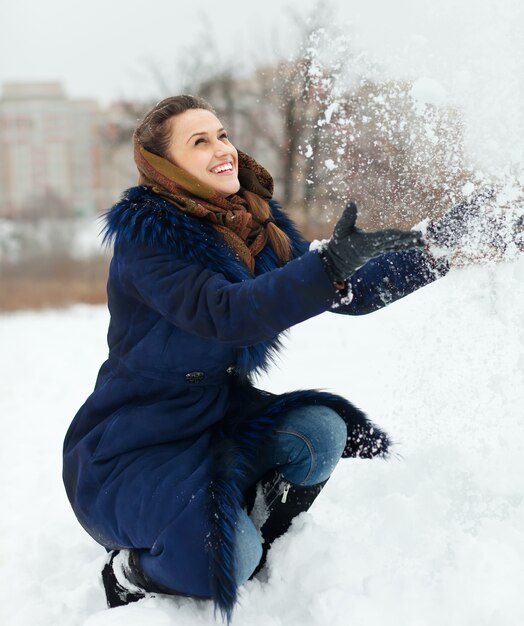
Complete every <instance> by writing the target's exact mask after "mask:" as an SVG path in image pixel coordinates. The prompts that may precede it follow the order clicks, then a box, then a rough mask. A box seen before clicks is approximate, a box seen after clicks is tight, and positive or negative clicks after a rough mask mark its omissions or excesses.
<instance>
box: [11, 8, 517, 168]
mask: <svg viewBox="0 0 524 626" xmlns="http://www.w3.org/2000/svg"><path fill="white" fill-rule="evenodd" d="M332 4H334V5H335V7H336V10H337V17H336V22H337V24H338V25H341V26H342V27H343V28H346V29H347V32H348V35H350V36H351V38H352V42H353V45H354V47H356V48H357V49H358V50H363V51H364V52H365V53H366V54H367V55H369V58H370V59H371V60H373V61H374V62H375V63H377V64H378V65H379V66H380V67H381V68H382V71H384V72H385V74H386V75H388V76H391V77H399V76H403V77H409V78H420V77H424V78H425V79H429V80H430V81H436V83H438V85H439V87H440V91H439V89H437V90H434V91H433V94H434V95H435V94H437V95H438V94H439V93H440V97H441V98H443V99H444V100H446V99H448V100H449V101H451V102H454V103H458V105H459V106H461V107H463V109H464V110H465V112H466V114H467V116H468V117H469V120H470V123H471V127H472V128H473V129H474V133H475V135H476V136H479V137H480V138H481V140H482V142H483V143H484V144H485V143H486V141H487V139H486V137H484V136H483V135H482V133H485V132H486V127H489V128H490V133H491V135H490V136H489V140H490V141H491V143H492V144H493V146H494V147H498V154H499V156H498V157H497V158H500V154H501V153H505V152H507V151H508V150H513V151H515V150H517V151H518V150H521V149H522V150H524V136H523V134H524V107H523V106H522V102H523V101H524V39H523V37H522V33H523V32H524V9H523V8H522V4H524V3H523V2H522V0H438V1H435V0H333V1H332ZM315 6H318V2H317V0H282V1H281V0H263V1H262V2H248V1H246V0H227V1H226V2H224V1H222V2H218V1H216V0H213V1H211V0H192V1H191V2H187V1H184V2H177V1H176V0H150V2H147V3H146V2H144V1H143V0H141V1H140V2H139V1H138V0H88V1H82V2H79V1H78V0H0V84H1V83H3V82H5V81H13V80H17V81H19V80H24V81H30V80H60V81H62V82H63V83H64V86H65V88H66V91H67V93H68V94H69V95H71V96H73V97H94V98H96V99H98V100H100V101H101V102H102V103H103V104H105V103H107V102H109V101H111V100H113V99H118V98H122V97H130V98H147V97H155V96H157V95H158V96H159V98H160V97H164V96H165V95H166V93H165V92H164V93H160V92H159V91H158V89H159V87H158V81H156V79H155V78H154V77H153V75H154V73H155V72H158V73H160V74H162V76H163V77H164V78H165V80H166V81H167V82H168V87H169V88H170V89H172V90H173V91H174V92H176V90H177V89H178V88H179V82H180V81H179V79H180V77H181V76H182V75H183V68H184V66H185V63H186V62H187V58H188V56H191V55H192V56H197V57H198V56H200V55H203V56H205V55H206V54H207V53H208V52H209V49H210V47H211V44H210V42H212V41H214V42H215V45H216V47H217V49H218V53H217V67H220V64H221V62H222V60H223V59H228V58H229V59H231V58H233V59H237V60H238V63H239V67H240V63H242V62H247V63H248V64H251V65H253V64H257V63H262V62H270V61H271V60H272V59H273V58H274V55H275V51H274V50H276V53H278V54H280V55H282V54H284V55H286V54H288V55H289V54H291V52H292V50H293V46H294V42H295V41H296V34H297V31H296V29H295V28H294V22H296V21H297V20H293V19H292V18H290V17H289V15H288V13H287V12H286V10H285V9H286V7H292V8H294V10H295V11H298V15H302V16H306V15H307V14H308V13H309V12H310V11H311V10H312V8H313V7H315ZM204 18H205V21H204ZM206 24H207V26H206ZM516 138H517V139H518V141H517V139H516ZM495 144H497V146H495ZM493 146H492V147H493ZM495 152H497V150H495ZM523 154H524V152H523Z"/></svg>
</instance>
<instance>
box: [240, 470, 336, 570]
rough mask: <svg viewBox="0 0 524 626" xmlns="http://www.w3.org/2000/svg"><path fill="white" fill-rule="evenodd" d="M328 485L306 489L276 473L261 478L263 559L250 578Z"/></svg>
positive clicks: (323, 483) (324, 482)
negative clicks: (271, 548) (273, 547)
mask: <svg viewBox="0 0 524 626" xmlns="http://www.w3.org/2000/svg"><path fill="white" fill-rule="evenodd" d="M327 481H328V479H326V480H324V481H323V482H321V483H317V484H316V485H308V486H304V485H294V484H293V483H290V482H288V481H287V480H286V479H285V478H284V477H283V476H282V474H280V472H278V471H277V470H272V471H271V472H270V473H268V474H266V476H265V477H264V478H262V480H261V481H260V486H261V491H262V495H263V499H264V507H265V514H266V516H267V517H266V519H265V521H264V522H263V523H262V525H261V527H260V532H261V534H262V537H263V539H264V543H263V544H262V558H261V560H260V563H259V564H258V566H257V568H256V570H255V571H254V572H253V574H252V575H251V578H253V576H255V575H256V574H257V573H258V572H259V571H260V570H261V569H262V567H263V566H264V565H265V562H266V558H267V553H268V550H269V548H270V547H271V544H272V543H273V541H274V540H275V539H278V537H281V536H282V535H283V534H284V533H285V532H286V531H287V530H288V528H289V527H290V526H291V522H292V521H293V519H294V518H295V517H296V516H297V515H299V514H300V513H302V512H304V511H307V510H308V509H309V507H310V506H311V505H312V504H313V502H314V500H315V498H316V497H317V496H318V494H319V493H320V492H321V491H322V488H323V487H324V485H325V484H326V483H327ZM255 504H256V503H255Z"/></svg>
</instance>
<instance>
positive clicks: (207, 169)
mask: <svg viewBox="0 0 524 626" xmlns="http://www.w3.org/2000/svg"><path fill="white" fill-rule="evenodd" d="M167 157H168V159H169V160H170V161H172V162H173V163H174V164H175V165H178V167H180V168H182V169H183V170H185V171H186V172H189V173H190V174H192V175H193V176H195V178H198V180H200V181H202V182H203V183H206V184H207V185H209V186H211V187H213V189H215V190H216V191H218V192H219V193H220V194H222V195H224V196H229V195H231V194H233V193H236V192H237V191H238V190H239V189H240V182H239V180H238V153H237V151H236V148H235V147H234V146H233V145H232V144H231V143H230V142H229V139H228V138H227V132H226V131H225V129H224V128H222V124H221V123H220V121H219V120H218V118H217V117H216V116H215V115H214V114H213V113H211V111H206V110H205V109H190V110H189V111H185V112H184V113H181V114H180V115H177V116H175V117H173V118H172V119H171V143H170V145H169V148H168V151H167Z"/></svg>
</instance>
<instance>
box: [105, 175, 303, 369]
mask: <svg viewBox="0 0 524 626" xmlns="http://www.w3.org/2000/svg"><path fill="white" fill-rule="evenodd" d="M269 205H270V208H271V212H272V215H273V218H274V220H275V223H276V225H277V226H278V227H279V228H280V229H281V230H283V231H284V232H285V233H286V234H287V235H288V237H289V238H290V240H291V249H292V256H291V258H297V257H299V256H301V255H302V254H303V253H304V252H305V251H306V250H307V249H308V242H307V241H305V240H304V238H303V237H302V236H301V235H300V233H299V232H298V230H297V228H296V226H295V225H294V223H293V222H292V221H291V220H290V219H289V217H287V215H286V214H285V213H284V211H283V210H282V208H281V206H280V205H279V204H278V202H276V201H275V200H270V201H269ZM101 218H102V219H103V220H104V225H103V228H102V234H103V243H104V245H106V246H109V245H110V244H113V245H114V248H115V252H116V251H117V250H118V247H119V246H120V245H121V244H123V243H138V244H140V245H146V246H150V247H153V248H158V249H162V250H166V249H168V250H169V251H170V252H171V253H172V254H173V255H175V257H176V258H179V259H185V260H188V261H195V262H197V263H199V264H200V265H202V266H204V267H206V268H208V269H210V270H213V271H215V272H219V273H221V274H223V275H224V276H225V277H226V278H227V279H228V280H229V281H231V282H233V283H236V282H241V281H243V280H251V279H252V278H253V277H252V275H251V274H250V272H249V269H248V268H247V267H246V266H245V264H244V263H243V262H242V261H241V260H240V259H239V258H238V257H237V256H236V254H235V252H234V251H233V250H232V249H231V248H230V247H229V246H228V245H227V244H226V242H225V241H224V240H223V239H222V238H221V236H220V235H219V233H217V231H216V230H215V229H214V228H213V227H212V225H211V224H210V223H209V222H206V221H205V220H201V219H198V218H196V217H193V216H191V215H188V214H186V213H184V212H182V211H179V210H177V208H176V207H175V206H174V205H172V204H171V203H170V202H168V201H167V200H164V199H163V198H161V197H160V196H158V195H157V194H155V193H154V192H153V191H151V189H150V188H149V187H146V186H143V185H141V186H138V187H131V188H130V189H128V190H127V191H125V192H124V194H123V195H122V198H121V199H120V201H119V202H118V203H117V204H115V205H114V206H113V207H112V208H110V209H109V210H108V211H106V212H105V213H104V214H103V215H102V216H101ZM255 261H256V264H255V276H257V275H260V274H263V273H265V272H268V271H271V270H273V269H275V268H277V267H279V261H278V258H277V256H276V254H275V253H274V251H273V248H272V247H271V244H270V243H269V242H268V244H267V245H266V246H265V248H264V249H263V250H262V251H261V252H259V254H257V256H256V257H255ZM285 335H286V332H285V331H284V333H280V335H276V336H275V337H273V338H272V339H269V340H267V341H264V342H261V343H259V344H256V345H254V346H249V347H245V348H239V349H238V351H237V367H238V368H239V370H240V372H241V373H242V374H243V375H248V374H255V375H256V374H257V373H259V372H262V371H267V370H268V369H269V367H270V365H271V363H273V362H274V361H275V360H276V358H277V354H278V352H279V351H280V349H281V347H282V338H283V337H285Z"/></svg>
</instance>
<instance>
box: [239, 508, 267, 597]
mask: <svg viewBox="0 0 524 626" xmlns="http://www.w3.org/2000/svg"><path fill="white" fill-rule="evenodd" d="M235 544H236V551H235V554H236V561H235V580H236V583H237V585H238V586H240V585H243V584H244V583H245V582H246V581H247V580H249V577H250V576H251V574H252V573H253V572H254V571H255V568H256V566H257V565H258V564H259V563H260V559H261V558H262V542H261V541H260V536H259V534H258V531H257V529H256V528H255V526H254V524H253V522H252V521H251V518H250V517H249V515H248V514H247V513H246V512H245V511H241V512H240V515H239V518H238V520H237V526H236V529H235Z"/></svg>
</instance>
